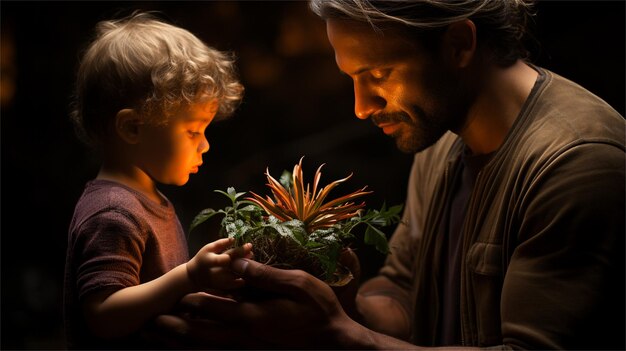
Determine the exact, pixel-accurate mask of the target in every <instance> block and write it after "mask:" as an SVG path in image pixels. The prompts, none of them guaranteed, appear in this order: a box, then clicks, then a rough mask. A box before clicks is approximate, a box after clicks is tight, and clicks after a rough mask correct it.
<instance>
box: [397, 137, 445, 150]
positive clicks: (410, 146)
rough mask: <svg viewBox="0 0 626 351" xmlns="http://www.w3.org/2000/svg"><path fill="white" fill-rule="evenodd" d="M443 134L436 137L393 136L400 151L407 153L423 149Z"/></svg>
mask: <svg viewBox="0 0 626 351" xmlns="http://www.w3.org/2000/svg"><path fill="white" fill-rule="evenodd" d="M442 136H443V134H441V135H440V136H439V137H437V138H430V139H429V138H406V137H403V136H402V135H398V136H394V137H395V140H396V147H397V148H398V150H400V151H401V152H404V153H407V154H415V153H418V152H420V151H423V150H425V149H427V148H429V147H430V146H432V145H433V144H435V143H436V142H437V141H438V140H439V139H440V138H441V137H442Z"/></svg>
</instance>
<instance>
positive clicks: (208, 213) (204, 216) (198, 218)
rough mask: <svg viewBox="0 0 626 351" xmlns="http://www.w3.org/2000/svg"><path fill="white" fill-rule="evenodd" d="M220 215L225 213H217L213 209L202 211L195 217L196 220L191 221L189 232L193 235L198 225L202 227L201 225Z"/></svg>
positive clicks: (220, 211)
mask: <svg viewBox="0 0 626 351" xmlns="http://www.w3.org/2000/svg"><path fill="white" fill-rule="evenodd" d="M218 213H224V211H222V210H219V211H215V210H214V209H212V208H206V209H204V210H202V211H200V213H198V215H196V217H194V219H193V220H192V221H191V225H190V226H189V232H190V233H191V231H192V230H194V228H195V227H197V226H198V225H200V224H201V223H203V222H204V221H206V220H207V219H209V218H211V217H213V216H215V215H216V214H218Z"/></svg>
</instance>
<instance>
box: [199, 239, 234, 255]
mask: <svg viewBox="0 0 626 351" xmlns="http://www.w3.org/2000/svg"><path fill="white" fill-rule="evenodd" d="M234 242H235V239H233V238H223V239H218V240H215V241H214V242H211V243H208V244H206V245H205V246H204V249H205V250H208V251H210V252H216V253H221V252H223V251H225V250H227V249H228V248H229V247H231V246H232V245H233V243H234Z"/></svg>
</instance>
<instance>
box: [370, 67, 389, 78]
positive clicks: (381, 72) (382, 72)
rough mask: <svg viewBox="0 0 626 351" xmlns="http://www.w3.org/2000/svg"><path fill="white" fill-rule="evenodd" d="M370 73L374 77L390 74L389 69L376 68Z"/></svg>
mask: <svg viewBox="0 0 626 351" xmlns="http://www.w3.org/2000/svg"><path fill="white" fill-rule="evenodd" d="M370 74H371V75H372V77H373V78H374V79H383V78H386V77H387V75H388V74H389V70H384V69H374V70H371V71H370Z"/></svg>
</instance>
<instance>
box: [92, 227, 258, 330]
mask: <svg viewBox="0 0 626 351" xmlns="http://www.w3.org/2000/svg"><path fill="white" fill-rule="evenodd" d="M232 243H233V239H220V240H216V241H214V242H212V243H210V244H207V245H206V246H204V247H203V248H202V249H200V251H198V253H197V254H196V255H195V256H194V257H193V258H192V259H191V260H190V261H189V262H187V263H186V264H181V265H180V266H177V267H176V268H174V269H172V270H171V271H169V272H167V273H165V274H164V275H162V276H161V277H159V278H157V279H154V280H152V281H149V282H147V283H144V284H140V285H136V286H131V287H127V288H124V289H121V290H117V291H115V292H113V293H111V292H110V291H108V292H107V291H104V292H98V293H93V294H90V295H88V296H86V298H85V300H84V301H83V304H82V306H83V311H84V313H85V318H86V320H87V323H88V325H89V328H90V330H91V331H92V333H94V334H95V335H96V336H98V337H100V338H104V339H111V338H117V337H123V336H126V335H129V334H131V333H133V332H135V331H137V330H139V329H140V328H141V327H142V326H143V325H144V324H145V323H146V322H147V321H148V320H150V318H152V317H155V316H157V315H159V314H163V313H167V312H168V311H170V310H171V309H172V308H173V307H174V306H175V305H176V303H177V302H178V301H179V300H180V299H181V298H182V297H183V296H184V295H185V294H187V293H190V292H194V291H198V290H203V289H206V288H218V289H232V288H236V287H239V286H241V285H242V284H243V281H242V280H241V279H239V278H236V277H235V276H234V275H233V274H232V273H231V272H230V271H229V270H228V268H227V267H228V266H229V264H230V261H231V260H232V259H235V258H239V257H247V256H249V255H250V252H251V248H252V245H251V244H246V245H244V246H243V247H240V248H236V249H231V250H228V251H227V252H224V250H226V249H227V248H228V247H230V246H231V244H232ZM222 252H223V253H222Z"/></svg>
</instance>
